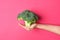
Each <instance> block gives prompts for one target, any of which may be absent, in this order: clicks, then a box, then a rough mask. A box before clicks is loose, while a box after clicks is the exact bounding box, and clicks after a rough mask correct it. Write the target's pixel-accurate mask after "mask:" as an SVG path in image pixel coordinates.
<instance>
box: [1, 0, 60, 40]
mask: <svg viewBox="0 0 60 40" xmlns="http://www.w3.org/2000/svg"><path fill="white" fill-rule="evenodd" d="M25 9H29V10H31V11H33V12H35V13H36V14H37V15H40V16H41V17H42V19H41V20H39V22H40V23H44V24H54V25H60V0H0V40H60V36H59V35H56V34H54V33H51V32H48V31H45V30H39V29H34V30H32V31H26V30H25V29H23V28H22V27H19V26H18V24H17V15H18V13H19V12H22V11H23V10H25Z"/></svg>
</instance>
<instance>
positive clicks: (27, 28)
mask: <svg viewBox="0 0 60 40" xmlns="http://www.w3.org/2000/svg"><path fill="white" fill-rule="evenodd" d="M18 25H19V26H21V27H23V28H24V29H26V30H28V31H29V30H31V29H30V28H29V27H26V26H24V25H22V24H20V23H18Z"/></svg>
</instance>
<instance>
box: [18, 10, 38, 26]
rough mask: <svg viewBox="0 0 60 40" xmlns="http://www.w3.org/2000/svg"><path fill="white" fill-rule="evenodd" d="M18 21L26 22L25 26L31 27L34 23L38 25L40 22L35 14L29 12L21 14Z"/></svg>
mask: <svg viewBox="0 0 60 40" xmlns="http://www.w3.org/2000/svg"><path fill="white" fill-rule="evenodd" d="M17 19H18V20H21V19H22V20H24V22H25V26H31V25H32V24H33V23H36V21H37V20H38V17H37V16H36V14H34V13H33V12H31V11H29V10H25V11H23V12H22V13H19V15H18V17H17Z"/></svg>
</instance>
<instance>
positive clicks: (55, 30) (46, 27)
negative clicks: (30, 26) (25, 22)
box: [37, 24, 60, 35]
mask: <svg viewBox="0 0 60 40" xmlns="http://www.w3.org/2000/svg"><path fill="white" fill-rule="evenodd" d="M37 28H39V29H44V30H47V31H50V32H53V33H56V34H59V35H60V27H59V26H54V25H44V24H38V26H37Z"/></svg>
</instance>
